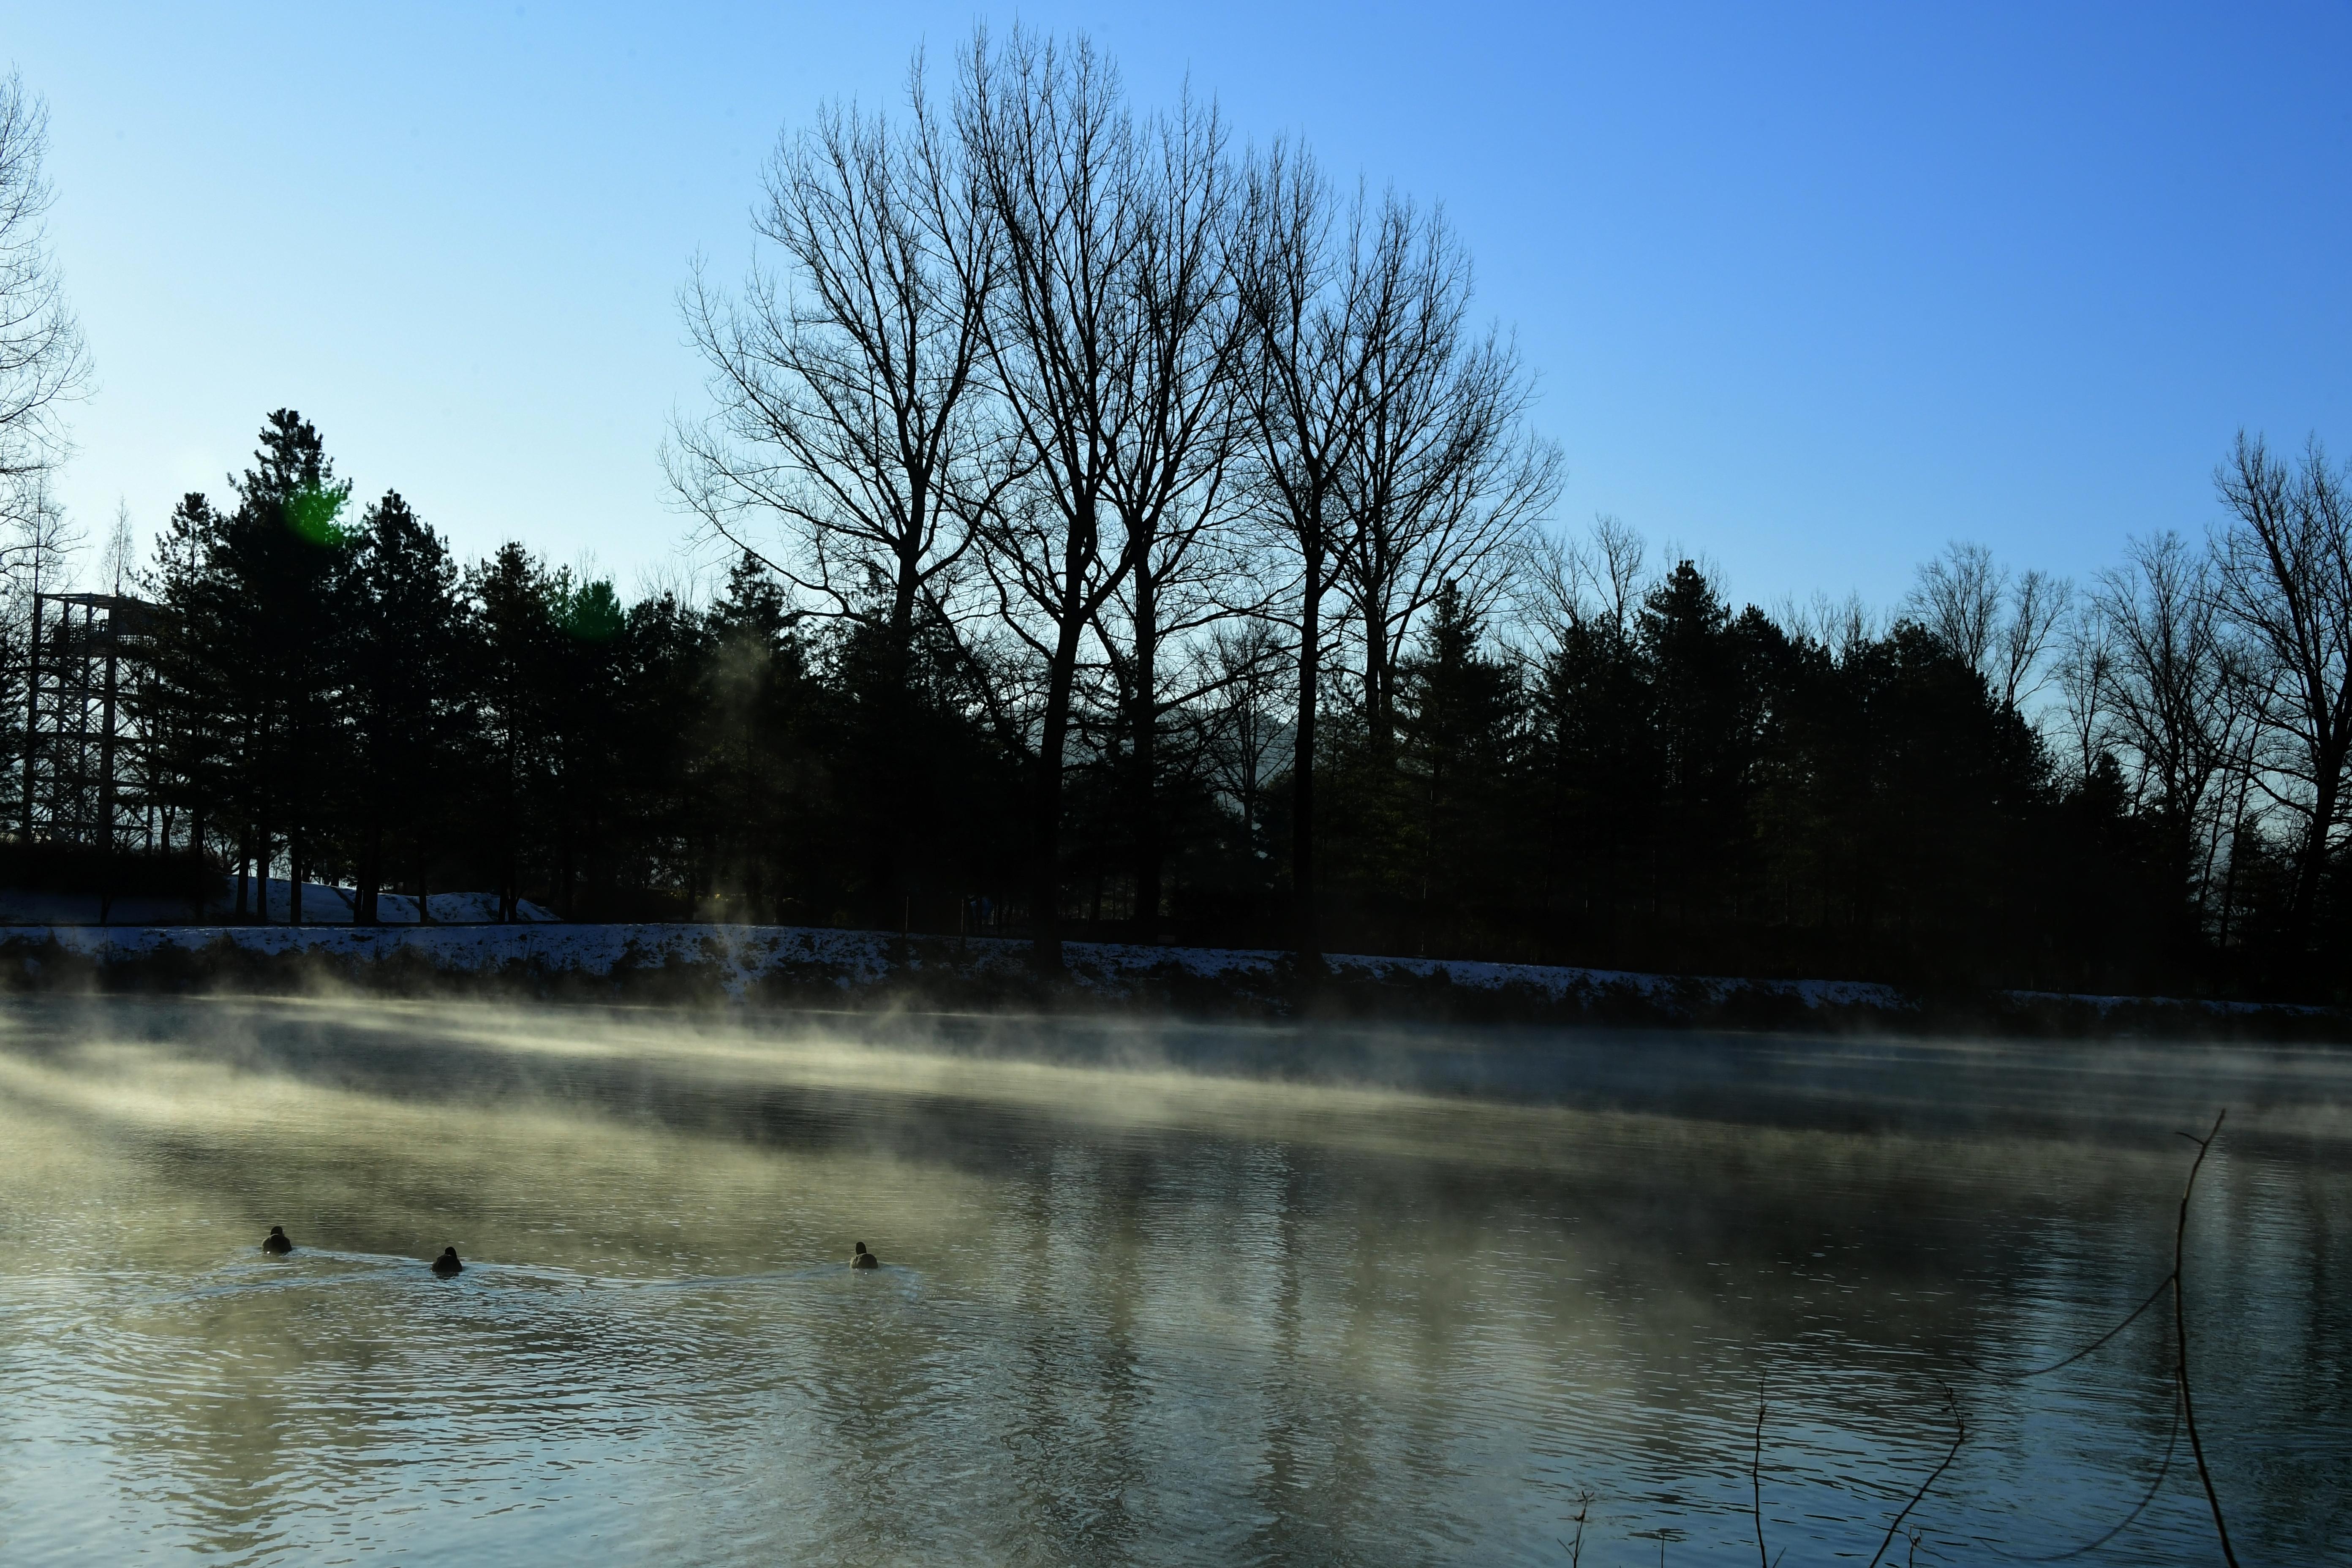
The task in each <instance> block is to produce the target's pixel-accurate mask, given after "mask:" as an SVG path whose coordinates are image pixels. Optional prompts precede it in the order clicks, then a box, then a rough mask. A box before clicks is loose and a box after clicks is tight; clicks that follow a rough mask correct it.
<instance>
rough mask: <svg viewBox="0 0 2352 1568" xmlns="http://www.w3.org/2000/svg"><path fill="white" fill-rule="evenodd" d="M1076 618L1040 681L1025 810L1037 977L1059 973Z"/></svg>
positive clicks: (1065, 626) (1066, 620)
mask: <svg viewBox="0 0 2352 1568" xmlns="http://www.w3.org/2000/svg"><path fill="white" fill-rule="evenodd" d="M1082 629H1083V626H1082V622H1081V620H1080V618H1079V617H1078V616H1075V615H1071V616H1064V617H1063V620H1062V626H1061V635H1060V636H1059V637H1057V638H1056V639H1055V645H1054V659H1053V663H1052V665H1051V666H1050V667H1049V668H1048V670H1047V674H1046V680H1045V725H1044V728H1043V731H1042V732H1041V733H1040V735H1039V737H1038V742H1037V787H1036V793H1035V795H1034V798H1033V800H1032V802H1031V806H1030V812H1031V816H1030V830H1031V835H1032V840H1033V843H1034V850H1035V855H1036V861H1035V864H1034V867H1033V868H1031V873H1030V898H1031V900H1032V907H1031V909H1030V911H1029V926H1030V931H1031V937H1030V959H1031V962H1032V963H1034V964H1035V965H1036V966H1037V970H1038V972H1039V973H1044V974H1057V973H1060V972H1061V968H1062V753H1063V751H1064V750H1065V748H1066V745H1067V744H1068V741H1069V734H1070V691H1071V689H1072V687H1074V686H1075V685H1076V681H1077V669H1078V637H1079V633H1080V632H1081V630H1082Z"/></svg>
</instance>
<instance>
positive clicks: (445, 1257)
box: [433, 1247, 466, 1279]
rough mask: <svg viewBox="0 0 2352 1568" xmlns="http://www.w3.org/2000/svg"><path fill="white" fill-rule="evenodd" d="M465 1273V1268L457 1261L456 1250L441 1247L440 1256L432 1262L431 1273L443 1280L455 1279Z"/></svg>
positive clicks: (454, 1248)
mask: <svg viewBox="0 0 2352 1568" xmlns="http://www.w3.org/2000/svg"><path fill="white" fill-rule="evenodd" d="M465 1271H466V1266H465V1265H464V1264H462V1263H460V1262H458V1261H457V1248H456V1247H443V1248H442V1249H441V1256H440V1257H438V1258H435V1259H434V1260H433V1272H434V1273H436V1274H437V1275H439V1276H440V1277H441V1278H442V1279H455V1278H456V1277H457V1276H458V1275H460V1274H463V1273H464V1272H465Z"/></svg>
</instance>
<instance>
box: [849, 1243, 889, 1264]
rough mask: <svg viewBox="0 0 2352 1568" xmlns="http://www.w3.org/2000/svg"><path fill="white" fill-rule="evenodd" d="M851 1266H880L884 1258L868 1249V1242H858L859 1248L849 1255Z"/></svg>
mask: <svg viewBox="0 0 2352 1568" xmlns="http://www.w3.org/2000/svg"><path fill="white" fill-rule="evenodd" d="M849 1266H850V1267H851V1268H881V1267H882V1260H881V1259H880V1258H877V1257H875V1256H874V1255H873V1254H872V1253H870V1252H868V1251H866V1244H865V1243H864V1242H862V1241H861V1242H859V1243H857V1250H856V1251H855V1252H853V1253H851V1254H850V1255H849Z"/></svg>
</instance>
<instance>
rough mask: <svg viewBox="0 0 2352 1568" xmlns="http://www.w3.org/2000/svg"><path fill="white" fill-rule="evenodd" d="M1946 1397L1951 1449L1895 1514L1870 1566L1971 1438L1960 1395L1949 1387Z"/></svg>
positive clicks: (1892, 1540)
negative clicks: (1963, 1417)
mask: <svg viewBox="0 0 2352 1568" xmlns="http://www.w3.org/2000/svg"><path fill="white" fill-rule="evenodd" d="M1944 1398H1945V1399H1946V1400H1947V1401H1948V1402H1949V1403H1950V1405H1951V1407H1952V1447H1951V1450H1950V1451H1949V1452H1948V1453H1947V1454H1946V1455H1945V1456H1944V1462H1943V1463H1942V1464H1940V1465H1937V1467H1936V1468H1935V1469H1934V1470H1932V1471H1931V1472H1929V1474H1928V1476H1927V1479H1926V1480H1924V1481H1921V1482H1920V1483H1919V1489H1918V1490H1917V1491H1916V1492H1913V1493H1912V1494H1911V1500H1910V1501H1909V1502H1906V1503H1905V1504H1904V1505H1903V1511H1902V1512H1901V1513H1898V1514H1896V1515H1895V1522H1894V1523H1892V1524H1890V1525H1888V1526H1887V1527H1886V1539H1885V1540H1884V1541H1882V1542H1879V1543H1878V1550H1877V1551H1875V1552H1872V1553H1871V1554H1870V1568H1878V1560H1879V1559H1880V1558H1882V1557H1884V1556H1885V1555H1886V1549H1887V1548H1888V1547H1890V1546H1892V1545H1894V1544H1895V1531H1898V1530H1900V1529H1902V1528H1903V1521H1905V1520H1906V1519H1908V1518H1910V1517H1911V1510H1913V1509H1915V1508H1917V1507H1918V1506H1919V1502H1920V1500H1921V1499H1923V1498H1925V1497H1926V1496H1927V1490H1928V1489H1929V1488H1931V1487H1933V1486H1934V1485H1935V1484H1936V1483H1937V1481H1939V1480H1942V1479H1944V1472H1945V1471H1946V1470H1948V1469H1950V1468H1952V1461H1953V1460H1954V1459H1957V1458H1959V1457H1960V1445H1961V1444H1963V1443H1965V1442H1967V1441H1968V1440H1969V1424H1968V1422H1967V1421H1966V1420H1964V1419H1962V1417H1961V1415H1960V1401H1959V1396H1958V1394H1954V1393H1953V1392H1952V1391H1951V1390H1950V1389H1949V1388H1947V1389H1945V1390H1944ZM1915 1550H1916V1548H1915Z"/></svg>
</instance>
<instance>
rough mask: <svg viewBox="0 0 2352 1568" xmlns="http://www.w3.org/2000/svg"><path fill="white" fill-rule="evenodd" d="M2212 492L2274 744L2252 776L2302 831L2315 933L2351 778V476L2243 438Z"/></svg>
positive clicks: (2218, 544)
mask: <svg viewBox="0 0 2352 1568" xmlns="http://www.w3.org/2000/svg"><path fill="white" fill-rule="evenodd" d="M2214 482H2215V484H2216V486H2217V487H2218V489H2220V491H2221V500H2222V501H2223V503H2224V504H2225V505H2227V506H2228V508H2229V509H2230V521H2229V522H2228V524H2227V525H2226V526H2225V527H2224V528H2223V530H2222V531H2221V535H2220V537H2219V538H2217V539H2216V540H2215V542H2214V561H2215V572H2214V577H2213V594H2214V602H2215V604H2216V605H2218V606H2219V608H2220V610H2221V614H2222V616H2225V617H2226V618H2227V619H2228V620H2229V622H2230V623H2231V625H2232V626H2235V627H2236V628H2237V629H2238V630H2239V631H2240V632H2241V633H2242V636H2243V637H2245V638H2246V640H2247V642H2248V643H2249V644H2250V645H2251V649H2252V689H2253V691H2254V693H2255V695H2256V699H2257V706H2258V709H2259V717H2260V721H2261V724H2262V727H2263V730H2264V731H2265V738H2266V740H2267V741H2268V742H2269V743H2268V744H2266V745H2265V746H2264V748H2263V758H2262V760H2263V763H2264V766H2263V768H2262V769H2261V770H2260V771H2259V772H2258V773H2252V777H2253V778H2254V779H2255V781H2256V783H2257V784H2258V785H2259V786H2260V787H2261V788H2262V789H2263V792H2264V793H2265V794H2266V795H2269V797H2270V798H2271V799H2272V800H2273V801H2274V802H2275V803H2276V804H2277V805H2279V806H2280V807H2281V808H2283V809H2284V811H2285V812H2287V813H2288V814H2289V816H2290V817H2291V818H2292V819H2294V820H2296V821H2299V822H2300V823H2301V825H2302V826H2301V830H2300V831H2299V832H2298V833H2297V834H2296V835H2295V844H2294V867H2295V875H2294V891H2293V893H2292V895H2291V898H2292V903H2291V905H2290V911H2289V912H2290V919H2291V920H2293V921H2294V922H2295V924H2296V926H2297V928H2298V930H2299V931H2307V929H2308V922H2309V921H2310V920H2311V918H2312V916H2313V913H2314V910H2315V906H2316V903H2317V900H2318V894H2319V883H2320V878H2321V876H2322V874H2323V873H2324V872H2325V870H2326V867H2327V863H2328V860H2329V858H2330V857H2331V856H2332V855H2333V854H2334V853H2335V851H2336V847H2338V845H2339V844H2340V843H2341V837H2340V834H2341V830H2342V829H2343V827H2344V826H2345V825H2346V822H2347V801H2346V793H2347V768H2352V498H2347V489H2352V470H2345V471H2338V470H2336V469H2332V468H2329V467H2328V464H2327V458H2326V453H2325V452H2324V451H2323V450H2322V449H2321V447H2320V446H2319V443H2318V442H2317V441H2316V440H2314V441H2313V442H2312V443H2311V444H2310V446H2309V447H2306V448H2305V453H2304V457H2303V461H2302V463H2301V465H2300V466H2299V467H2297V468H2293V469H2290V468H2288V466H2287V465H2286V464H2285V463H2284V462H2282V461H2280V460H2279V459H2278V458H2273V456H2272V455H2271V454H2270V452H2269V450H2268V449H2267V448H2266V447H2264V445H2263V440H2262V438H2261V437H2248V436H2247V435H2246V434H2245V433H2244V432H2243V431H2241V432H2239V434H2238V441H2237V445H2236V447H2234V448H2233V449H2232V450H2231V454H2230V456H2229V458H2227V459H2226V460H2224V461H2223V463H2222V464H2221V467H2220V468H2219V469H2217V470H2216V472H2215V475H2214Z"/></svg>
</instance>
